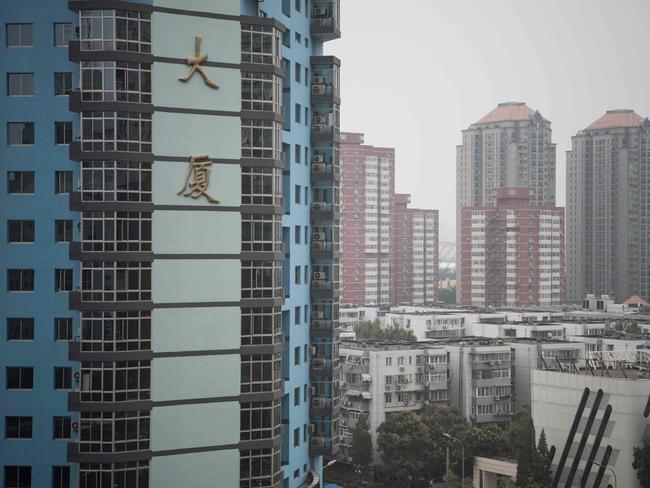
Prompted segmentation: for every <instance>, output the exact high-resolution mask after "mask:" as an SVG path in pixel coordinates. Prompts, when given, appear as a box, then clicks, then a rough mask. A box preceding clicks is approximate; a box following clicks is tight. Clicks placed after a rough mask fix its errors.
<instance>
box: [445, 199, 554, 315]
mask: <svg viewBox="0 0 650 488" xmlns="http://www.w3.org/2000/svg"><path fill="white" fill-rule="evenodd" d="M531 199H532V194H531V190H530V189H528V188H521V187H520V188H498V189H497V191H496V204H495V205H493V206H471V207H464V208H463V209H462V212H461V222H460V227H461V235H462V241H461V243H460V253H459V255H460V256H461V260H460V263H461V269H460V271H461V273H460V281H459V285H458V288H457V289H458V290H460V293H461V296H462V299H463V303H464V304H466V305H473V306H479V307H512V306H531V305H544V306H549V305H560V304H562V303H564V301H565V300H564V294H565V292H564V209H563V208H559V207H552V206H542V205H536V206H533V205H531Z"/></svg>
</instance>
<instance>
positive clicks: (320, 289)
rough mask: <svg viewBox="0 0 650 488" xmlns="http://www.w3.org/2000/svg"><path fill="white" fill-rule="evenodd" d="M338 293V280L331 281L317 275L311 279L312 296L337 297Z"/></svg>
mask: <svg viewBox="0 0 650 488" xmlns="http://www.w3.org/2000/svg"><path fill="white" fill-rule="evenodd" d="M314 274H317V273H314ZM319 274H322V273H319ZM338 293H339V282H338V281H329V280H328V279H327V278H317V277H314V278H313V279H312V281H311V296H312V298H330V297H336V296H338Z"/></svg>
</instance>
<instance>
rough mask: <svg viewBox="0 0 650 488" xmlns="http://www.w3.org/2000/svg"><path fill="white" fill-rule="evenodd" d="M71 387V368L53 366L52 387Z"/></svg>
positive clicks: (63, 388) (66, 388)
mask: <svg viewBox="0 0 650 488" xmlns="http://www.w3.org/2000/svg"><path fill="white" fill-rule="evenodd" d="M70 388H72V368H69V367H55V368H54V389H55V390H69V389H70Z"/></svg>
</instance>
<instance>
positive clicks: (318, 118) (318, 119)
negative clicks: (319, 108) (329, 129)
mask: <svg viewBox="0 0 650 488" xmlns="http://www.w3.org/2000/svg"><path fill="white" fill-rule="evenodd" d="M312 122H313V123H314V124H327V123H328V122H329V115H314V117H313V118H312Z"/></svg>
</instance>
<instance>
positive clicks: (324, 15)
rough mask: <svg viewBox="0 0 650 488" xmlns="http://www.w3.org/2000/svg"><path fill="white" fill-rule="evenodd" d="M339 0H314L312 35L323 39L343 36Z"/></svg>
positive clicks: (327, 39)
mask: <svg viewBox="0 0 650 488" xmlns="http://www.w3.org/2000/svg"><path fill="white" fill-rule="evenodd" d="M340 20H341V11H340V5H339V0H314V1H313V4H312V11H311V35H312V36H313V37H315V38H317V39H320V40H322V41H331V40H332V39H338V38H339V37H341V22H340Z"/></svg>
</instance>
